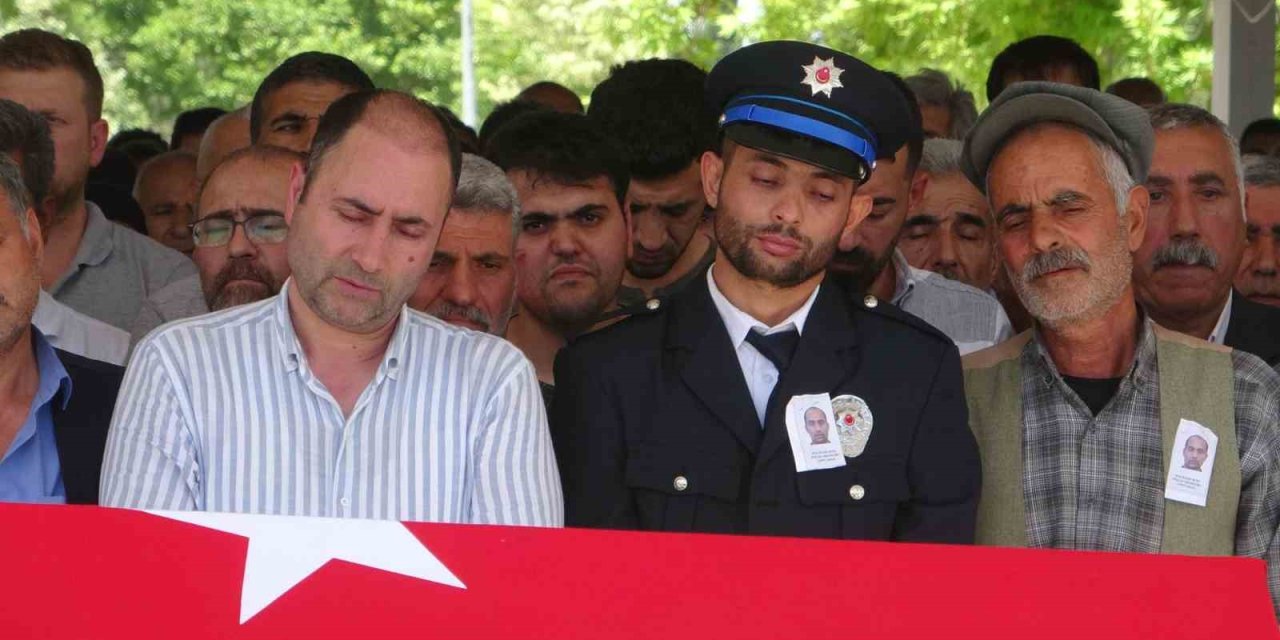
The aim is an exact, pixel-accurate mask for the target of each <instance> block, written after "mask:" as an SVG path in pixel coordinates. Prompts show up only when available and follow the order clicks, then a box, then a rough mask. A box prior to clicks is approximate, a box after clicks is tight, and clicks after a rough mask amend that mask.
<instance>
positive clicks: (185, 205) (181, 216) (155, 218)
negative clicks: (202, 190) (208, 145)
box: [133, 151, 198, 254]
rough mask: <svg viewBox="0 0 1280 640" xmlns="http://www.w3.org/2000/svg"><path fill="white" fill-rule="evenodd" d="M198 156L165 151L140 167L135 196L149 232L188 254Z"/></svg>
mask: <svg viewBox="0 0 1280 640" xmlns="http://www.w3.org/2000/svg"><path fill="white" fill-rule="evenodd" d="M197 188H198V185H197V184H196V157H195V156H194V155H192V154H190V153H188V152H186V151H169V152H166V153H162V154H160V155H158V156H156V157H154V158H152V159H150V160H148V161H146V162H145V163H143V165H142V166H141V167H140V168H139V169H138V178H137V179H136V180H135V181H134V183H133V199H134V200H137V201H138V206H139V207H141V208H142V215H143V218H144V219H145V220H146V223H147V235H149V236H151V238H152V239H153V240H155V241H156V242H159V243H161V244H163V245H165V246H167V247H170V248H172V249H177V250H178V251H181V252H183V253H186V254H190V253H191V230H190V229H188V228H187V225H189V224H191V217H192V213H193V212H194V209H195V204H196V190H197Z"/></svg>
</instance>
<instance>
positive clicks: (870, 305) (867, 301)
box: [862, 296, 880, 309]
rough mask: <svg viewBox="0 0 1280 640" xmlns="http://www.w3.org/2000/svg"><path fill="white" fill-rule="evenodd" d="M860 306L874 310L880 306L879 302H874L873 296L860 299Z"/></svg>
mask: <svg viewBox="0 0 1280 640" xmlns="http://www.w3.org/2000/svg"><path fill="white" fill-rule="evenodd" d="M862 304H865V305H867V308H868V309H874V308H876V305H879V304H880V301H879V300H876V297H875V296H867V297H865V298H863V299H862Z"/></svg>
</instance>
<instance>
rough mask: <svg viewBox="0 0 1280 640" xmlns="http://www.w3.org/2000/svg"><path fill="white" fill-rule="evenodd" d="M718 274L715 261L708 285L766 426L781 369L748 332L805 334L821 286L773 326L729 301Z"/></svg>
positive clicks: (752, 400) (757, 412)
mask: <svg viewBox="0 0 1280 640" xmlns="http://www.w3.org/2000/svg"><path fill="white" fill-rule="evenodd" d="M714 273H715V263H712V265H711V268H710V269H707V286H708V288H710V289H711V301H712V302H713V303H715V305H716V311H718V312H719V313H720V319H721V320H724V328H725V329H726V330H727V331H728V332H729V340H730V341H731V342H732V343H733V349H734V351H735V352H737V354H738V365H739V366H741V367H742V377H743V378H745V379H746V382H747V390H748V391H750V392H751V402H752V403H753V404H754V405H755V409H756V416H757V417H759V418H760V424H761V427H762V428H763V425H764V413H765V410H766V409H767V408H768V407H769V395H770V394H772V393H773V387H774V385H776V384H778V368H777V367H775V366H773V362H770V361H769V359H768V358H766V357H764V354H761V353H760V352H759V351H758V350H756V348H755V347H754V346H752V345H751V343H750V342H747V333H748V332H749V331H756V332H757V333H763V334H764V335H770V334H774V333H781V332H783V331H791V330H792V329H794V330H795V331H796V333H800V334H803V333H804V321H805V320H806V319H808V317H809V310H810V309H812V308H813V301H814V300H816V299H817V298H818V289H820V288H821V287H820V286H819V287H814V289H813V293H812V294H810V295H809V299H808V300H806V301H805V303H804V304H803V305H801V306H800V308H799V309H796V310H795V312H794V313H792V314H791V315H789V316H787V317H786V319H784V320H783V321H782V322H779V323H778V324H776V325H774V326H772V327H770V326H768V325H766V324H765V323H763V322H760V321H759V320H756V319H755V318H753V317H751V315H749V314H748V313H747V312H745V311H743V310H741V309H739V308H737V307H735V306H733V303H732V302H729V299H728V298H726V297H724V294H723V293H721V292H720V288H719V287H717V286H716V279H715V276H714V275H713V274H714Z"/></svg>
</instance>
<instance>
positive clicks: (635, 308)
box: [587, 297, 667, 333]
mask: <svg viewBox="0 0 1280 640" xmlns="http://www.w3.org/2000/svg"><path fill="white" fill-rule="evenodd" d="M666 305H667V301H666V299H665V298H662V297H652V298H649V299H648V300H645V301H644V302H636V303H634V304H627V305H620V306H618V307H615V308H613V309H610V310H608V311H606V312H604V313H603V314H602V315H601V316H600V319H599V320H597V321H596V323H595V324H594V325H592V326H591V330H590V331H588V332H587V333H595V332H597V331H600V330H602V329H606V328H608V327H612V326H614V325H616V324H619V323H621V322H623V321H624V320H627V319H629V318H633V317H644V316H652V315H656V314H658V313H661V312H662V310H663V309H664V308H665V307H666Z"/></svg>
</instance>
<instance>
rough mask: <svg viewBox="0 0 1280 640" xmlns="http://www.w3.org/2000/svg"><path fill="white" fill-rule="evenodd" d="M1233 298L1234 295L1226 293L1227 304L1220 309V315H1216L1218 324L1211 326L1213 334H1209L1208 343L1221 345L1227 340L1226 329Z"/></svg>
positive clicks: (1230, 292) (1228, 323)
mask: <svg viewBox="0 0 1280 640" xmlns="http://www.w3.org/2000/svg"><path fill="white" fill-rule="evenodd" d="M1233 297H1235V293H1234V292H1232V291H1227V304H1226V306H1224V307H1222V313H1221V314H1218V324H1215V325H1213V332H1212V333H1210V334H1209V342H1212V343H1214V344H1223V343H1224V342H1226V339H1227V327H1228V326H1230V325H1231V302H1232V298H1233Z"/></svg>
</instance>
